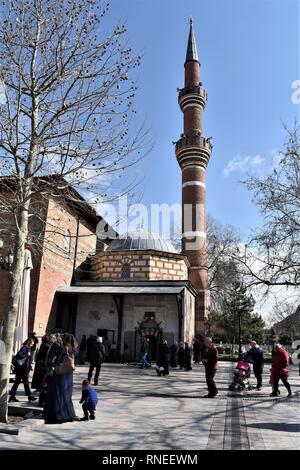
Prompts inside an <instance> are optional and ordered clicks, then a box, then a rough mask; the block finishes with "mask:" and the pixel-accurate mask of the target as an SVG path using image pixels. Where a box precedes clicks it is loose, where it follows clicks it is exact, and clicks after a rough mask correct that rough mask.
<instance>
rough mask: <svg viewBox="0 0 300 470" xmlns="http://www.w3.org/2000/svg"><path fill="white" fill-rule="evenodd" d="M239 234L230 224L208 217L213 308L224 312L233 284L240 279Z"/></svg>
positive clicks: (208, 265) (209, 270)
mask: <svg viewBox="0 0 300 470" xmlns="http://www.w3.org/2000/svg"><path fill="white" fill-rule="evenodd" d="M238 246H239V235H238V233H237V231H236V229H235V228H234V227H232V226H230V225H222V224H220V223H219V222H217V221H216V220H215V219H214V218H213V217H211V216H209V217H208V218H207V268H208V282H209V289H210V293H211V299H212V309H213V310H215V311H216V312H222V310H223V306H224V301H225V299H226V297H227V294H228V292H229V291H231V289H232V286H233V285H234V284H235V283H237V282H238V281H239V273H238V267H237V263H236V261H235V257H236V252H237V248H238Z"/></svg>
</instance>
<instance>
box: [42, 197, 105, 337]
mask: <svg viewBox="0 0 300 470" xmlns="http://www.w3.org/2000/svg"><path fill="white" fill-rule="evenodd" d="M77 223H78V218H77V214H76V212H75V211H74V210H72V209H70V208H69V207H68V206H67V205H66V204H63V203H62V201H61V200H52V199H50V201H49V208H48V213H47V221H46V227H45V241H44V250H43V259H42V263H41V272H40V282H39V289H38V295H37V303H36V314H35V318H34V326H33V329H34V330H37V331H38V330H40V331H41V330H43V331H44V330H45V329H46V327H47V324H48V320H49V315H50V312H51V308H52V303H53V300H54V296H55V292H56V289H57V287H58V286H59V285H70V284H71V280H72V276H73V263H74V257H75V251H76V232H77ZM95 249H96V235H95V230H94V229H93V227H92V226H91V225H90V224H89V223H88V222H87V221H85V220H84V219H83V218H82V217H81V218H80V220H79V232H78V244H77V255H76V263H75V267H76V268H77V267H78V266H80V264H81V263H82V262H83V261H84V260H85V259H86V257H87V256H88V255H91V254H94V253H95ZM40 325H41V326H40Z"/></svg>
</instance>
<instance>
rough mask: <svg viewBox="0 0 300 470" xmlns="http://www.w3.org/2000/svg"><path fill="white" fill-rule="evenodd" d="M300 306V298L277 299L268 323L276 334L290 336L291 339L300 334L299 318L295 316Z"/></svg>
mask: <svg viewBox="0 0 300 470" xmlns="http://www.w3.org/2000/svg"><path fill="white" fill-rule="evenodd" d="M297 307H299V300H294V301H289V300H284V301H283V300H282V301H277V302H276V304H275V305H274V308H273V311H272V313H270V315H269V317H268V324H269V326H270V327H271V328H273V330H274V331H275V333H276V334H278V335H286V336H289V337H290V339H291V341H293V340H294V337H295V335H296V334H297V333H298V334H299V331H300V330H299V320H298V321H297V319H296V318H295V314H296V311H297Z"/></svg>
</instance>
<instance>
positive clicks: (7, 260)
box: [0, 238, 14, 271]
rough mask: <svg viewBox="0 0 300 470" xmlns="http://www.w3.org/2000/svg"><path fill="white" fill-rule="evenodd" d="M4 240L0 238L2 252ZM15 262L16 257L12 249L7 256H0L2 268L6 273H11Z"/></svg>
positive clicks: (0, 266)
mask: <svg viewBox="0 0 300 470" xmlns="http://www.w3.org/2000/svg"><path fill="white" fill-rule="evenodd" d="M3 245H4V243H3V240H2V239H1V238H0V250H1V249H2V248H3ZM13 262H14V255H13V252H12V249H11V248H10V249H9V251H8V252H7V253H6V255H2V256H1V255H0V268H1V269H4V270H5V271H9V270H10V267H11V266H12V264H13Z"/></svg>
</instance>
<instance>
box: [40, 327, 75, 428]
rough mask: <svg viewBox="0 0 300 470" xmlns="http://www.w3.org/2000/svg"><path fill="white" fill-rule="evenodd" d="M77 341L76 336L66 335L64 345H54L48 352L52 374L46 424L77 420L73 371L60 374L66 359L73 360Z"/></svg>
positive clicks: (48, 367) (45, 411) (47, 399)
mask: <svg viewBox="0 0 300 470" xmlns="http://www.w3.org/2000/svg"><path fill="white" fill-rule="evenodd" d="M74 346H75V341H74V336H73V335H71V334H69V333H66V334H65V335H64V336H63V340H62V344H59V343H56V344H55V343H54V344H53V345H52V346H51V348H50V349H49V352H48V357H47V364H46V366H47V369H48V373H49V374H50V380H49V381H48V382H49V383H48V388H47V398H46V404H45V408H44V418H45V423H47V424H55V423H66V422H69V421H74V420H75V418H76V415H75V410H74V406H73V402H72V392H73V370H72V369H71V368H69V370H67V371H65V372H64V373H58V369H59V368H62V365H63V363H65V360H66V358H67V359H71V360H72V358H73V351H74Z"/></svg>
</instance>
